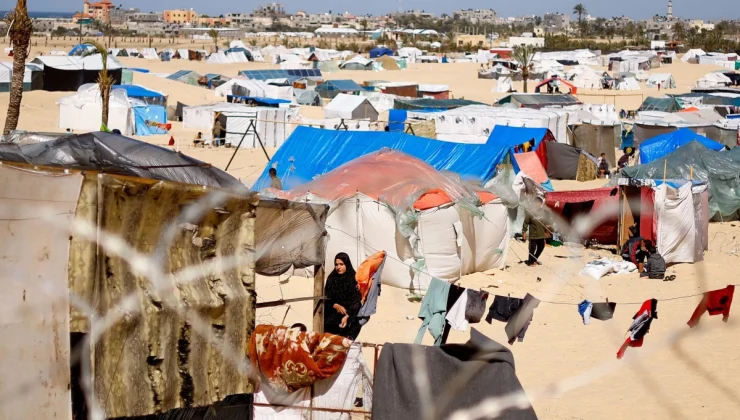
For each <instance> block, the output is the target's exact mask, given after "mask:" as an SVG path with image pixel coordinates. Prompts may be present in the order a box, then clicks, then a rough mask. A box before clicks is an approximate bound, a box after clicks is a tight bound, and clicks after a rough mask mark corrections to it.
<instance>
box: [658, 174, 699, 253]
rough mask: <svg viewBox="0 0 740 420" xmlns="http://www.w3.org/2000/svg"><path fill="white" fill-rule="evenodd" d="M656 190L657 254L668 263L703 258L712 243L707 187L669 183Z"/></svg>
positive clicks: (688, 183) (689, 183)
mask: <svg viewBox="0 0 740 420" xmlns="http://www.w3.org/2000/svg"><path fill="white" fill-rule="evenodd" d="M654 189H655V215H656V216H657V219H658V226H657V238H656V239H657V241H656V242H657V245H658V252H659V253H660V255H661V256H663V259H664V260H665V262H666V263H668V264H675V263H693V262H697V261H701V260H703V259H704V250H706V249H707V248H708V240H709V214H708V212H709V204H708V200H709V194H708V191H707V186H706V185H696V186H692V183H691V182H686V183H685V184H683V185H681V186H680V187H678V188H673V187H669V186H668V184H667V183H663V184H662V185H660V186H657V187H655V188H654Z"/></svg>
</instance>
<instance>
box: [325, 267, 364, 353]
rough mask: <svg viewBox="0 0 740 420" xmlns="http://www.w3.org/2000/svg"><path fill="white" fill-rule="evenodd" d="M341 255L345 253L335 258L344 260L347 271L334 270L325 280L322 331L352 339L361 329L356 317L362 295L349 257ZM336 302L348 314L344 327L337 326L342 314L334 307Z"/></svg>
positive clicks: (342, 316)
mask: <svg viewBox="0 0 740 420" xmlns="http://www.w3.org/2000/svg"><path fill="white" fill-rule="evenodd" d="M343 257H346V254H345V255H344V256H342V254H340V255H338V256H337V259H340V260H342V261H343V262H344V265H345V267H347V271H345V272H344V274H339V273H337V271H336V270H334V271H332V272H331V274H329V278H327V280H326V287H325V288H324V294H325V295H326V301H324V332H326V333H329V334H334V335H340V336H342V337H347V338H349V339H351V340H354V339H355V338H357V336H358V335H359V334H360V329H362V325H360V322H359V320H358V319H357V313H358V312H359V311H360V308H361V307H362V295H361V294H360V289H359V287H358V286H357V280H356V279H355V270H354V268H352V263H351V262H350V260H349V257H346V260H345V258H343ZM337 303H338V304H339V305H341V306H343V307H344V309H346V310H347V315H349V318H348V319H347V326H346V327H344V328H340V327H339V324H341V323H342V318H344V315H343V314H340V313H339V312H337V310H336V309H334V304H337Z"/></svg>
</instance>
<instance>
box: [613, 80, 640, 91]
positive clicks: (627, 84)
mask: <svg viewBox="0 0 740 420" xmlns="http://www.w3.org/2000/svg"><path fill="white" fill-rule="evenodd" d="M617 90H640V84H639V83H638V82H637V79H635V78H634V77H624V78H622V79H619V81H618V83H617Z"/></svg>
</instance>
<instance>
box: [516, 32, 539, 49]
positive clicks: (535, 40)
mask: <svg viewBox="0 0 740 420" xmlns="http://www.w3.org/2000/svg"><path fill="white" fill-rule="evenodd" d="M529 35H530V36H512V37H510V38H509V42H508V46H509V47H516V46H518V45H529V46H532V47H534V48H544V47H545V38H539V37H534V36H531V34H529Z"/></svg>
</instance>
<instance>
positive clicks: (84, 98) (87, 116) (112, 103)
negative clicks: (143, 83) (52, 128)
mask: <svg viewBox="0 0 740 420" xmlns="http://www.w3.org/2000/svg"><path fill="white" fill-rule="evenodd" d="M57 105H59V121H58V123H57V127H58V128H60V129H72V130H83V131H96V130H100V127H101V126H102V124H103V117H102V114H103V100H102V99H101V97H100V87H99V86H98V85H97V84H87V85H83V86H81V87H80V89H79V91H78V92H77V93H76V94H74V95H72V96H66V97H64V98H61V99H59V100H58V101H57ZM108 128H109V129H111V130H113V129H118V130H120V131H121V134H123V135H132V134H134V132H135V130H134V114H133V109H132V106H131V104H130V103H129V100H128V96H126V91H125V90H121V89H114V90H112V91H111V94H110V100H109V102H108Z"/></svg>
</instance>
